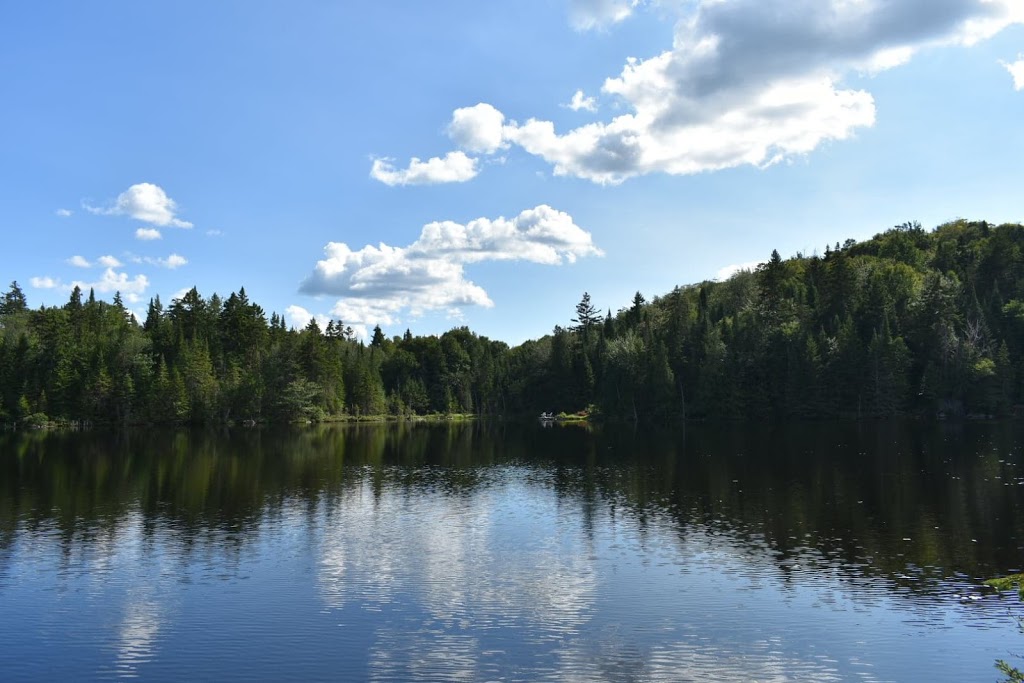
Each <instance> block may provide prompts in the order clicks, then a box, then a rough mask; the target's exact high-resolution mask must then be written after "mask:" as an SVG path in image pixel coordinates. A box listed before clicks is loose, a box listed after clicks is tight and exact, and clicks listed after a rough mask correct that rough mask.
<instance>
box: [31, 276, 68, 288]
mask: <svg viewBox="0 0 1024 683" xmlns="http://www.w3.org/2000/svg"><path fill="white" fill-rule="evenodd" d="M28 283H29V284H30V285H32V286H33V287H35V288H36V289H57V288H58V287H60V286H61V284H60V282H58V281H57V280H54V279H53V278H52V277H49V276H44V277H32V278H29V280H28Z"/></svg>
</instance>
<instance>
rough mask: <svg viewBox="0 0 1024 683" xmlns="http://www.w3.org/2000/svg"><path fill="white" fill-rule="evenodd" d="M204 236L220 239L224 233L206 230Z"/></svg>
mask: <svg viewBox="0 0 1024 683" xmlns="http://www.w3.org/2000/svg"><path fill="white" fill-rule="evenodd" d="M206 234H207V235H208V236H209V237H220V236H221V235H223V234H224V233H223V232H222V231H220V230H207V231H206Z"/></svg>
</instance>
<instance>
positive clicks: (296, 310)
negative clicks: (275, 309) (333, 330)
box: [284, 305, 330, 330]
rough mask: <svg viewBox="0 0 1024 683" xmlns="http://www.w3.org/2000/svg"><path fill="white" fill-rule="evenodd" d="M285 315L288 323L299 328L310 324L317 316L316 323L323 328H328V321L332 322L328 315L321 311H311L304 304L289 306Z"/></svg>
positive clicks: (285, 310)
mask: <svg viewBox="0 0 1024 683" xmlns="http://www.w3.org/2000/svg"><path fill="white" fill-rule="evenodd" d="M284 316H285V319H286V320H287V321H288V324H289V325H290V326H291V327H294V328H295V329H297V330H301V329H303V328H304V327H305V326H306V325H308V324H309V321H310V320H313V319H314V318H316V324H317V325H319V326H320V329H321V330H324V329H326V328H327V323H329V322H330V318H328V317H327V316H326V315H321V314H319V313H315V314H314V313H310V312H309V311H307V310H306V309H305V308H303V307H302V306H294V305H293V306H289V307H288V308H286V309H284Z"/></svg>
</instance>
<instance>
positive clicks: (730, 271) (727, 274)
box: [715, 261, 762, 280]
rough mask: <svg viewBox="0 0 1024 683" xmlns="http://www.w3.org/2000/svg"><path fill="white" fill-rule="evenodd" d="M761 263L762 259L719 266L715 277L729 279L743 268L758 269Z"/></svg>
mask: <svg viewBox="0 0 1024 683" xmlns="http://www.w3.org/2000/svg"><path fill="white" fill-rule="evenodd" d="M761 263H762V261H747V262H746V263H734V264H732V265H731V266H725V267H724V268H719V269H718V272H717V273H715V279H716V280H728V279H729V278H731V277H732V276H733V275H735V274H736V273H738V272H740V271H741V270H757V267H758V266H759V265H761Z"/></svg>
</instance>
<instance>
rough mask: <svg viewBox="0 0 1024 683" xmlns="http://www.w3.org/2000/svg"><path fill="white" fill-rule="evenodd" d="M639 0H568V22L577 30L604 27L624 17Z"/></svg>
mask: <svg viewBox="0 0 1024 683" xmlns="http://www.w3.org/2000/svg"><path fill="white" fill-rule="evenodd" d="M639 4H640V2H639V0H569V22H570V23H571V24H572V26H573V28H575V29H577V30H579V31H589V30H591V29H595V28H604V27H606V26H608V25H609V24H615V23H618V22H620V21H622V20H623V19H626V18H628V17H629V15H631V14H632V13H633V9H634V8H635V7H636V6H637V5H639Z"/></svg>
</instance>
